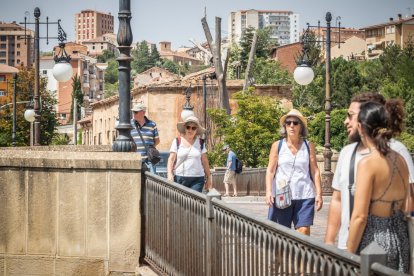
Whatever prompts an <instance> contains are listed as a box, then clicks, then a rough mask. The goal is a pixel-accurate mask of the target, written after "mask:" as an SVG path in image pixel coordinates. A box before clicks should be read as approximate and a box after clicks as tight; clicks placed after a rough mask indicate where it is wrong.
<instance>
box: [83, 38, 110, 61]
mask: <svg viewBox="0 0 414 276" xmlns="http://www.w3.org/2000/svg"><path fill="white" fill-rule="evenodd" d="M82 45H85V46H86V47H88V55H89V56H92V57H96V56H99V55H102V53H103V51H105V50H107V51H110V52H112V53H115V51H116V46H115V44H113V43H112V42H110V41H108V40H105V37H104V36H99V37H97V38H93V39H89V40H85V41H83V42H82Z"/></svg>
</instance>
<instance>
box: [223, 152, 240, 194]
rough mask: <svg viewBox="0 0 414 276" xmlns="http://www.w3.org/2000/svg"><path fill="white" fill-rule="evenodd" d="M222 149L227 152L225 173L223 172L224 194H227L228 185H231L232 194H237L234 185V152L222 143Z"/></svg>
mask: <svg viewBox="0 0 414 276" xmlns="http://www.w3.org/2000/svg"><path fill="white" fill-rule="evenodd" d="M223 150H224V151H225V152H226V153H227V162H226V173H225V174H224V188H225V189H226V193H225V194H224V196H229V185H232V186H233V196H234V197H236V196H237V185H236V158H237V156H236V154H235V153H234V152H233V151H232V150H231V149H230V147H229V145H224V146H223Z"/></svg>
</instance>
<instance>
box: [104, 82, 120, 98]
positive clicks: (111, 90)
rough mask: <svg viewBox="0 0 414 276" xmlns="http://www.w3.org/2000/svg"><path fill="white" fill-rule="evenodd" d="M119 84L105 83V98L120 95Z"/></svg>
mask: <svg viewBox="0 0 414 276" xmlns="http://www.w3.org/2000/svg"><path fill="white" fill-rule="evenodd" d="M118 88H119V85H118V82H116V83H114V84H112V83H105V98H109V97H112V96H114V95H118Z"/></svg>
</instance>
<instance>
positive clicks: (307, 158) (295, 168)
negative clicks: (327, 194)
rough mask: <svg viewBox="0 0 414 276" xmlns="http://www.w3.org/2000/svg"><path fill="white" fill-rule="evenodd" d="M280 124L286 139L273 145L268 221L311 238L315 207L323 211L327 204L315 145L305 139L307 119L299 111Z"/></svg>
mask: <svg viewBox="0 0 414 276" xmlns="http://www.w3.org/2000/svg"><path fill="white" fill-rule="evenodd" d="M280 125H281V129H280V134H281V136H282V137H284V138H283V139H281V140H279V141H276V142H274V143H273V145H272V148H271V150H270V155H269V163H268V166H267V171H266V203H267V205H269V214H268V218H269V219H270V220H272V221H274V222H277V223H279V224H282V225H284V226H286V227H289V228H291V226H292V223H293V225H294V227H295V229H296V230H297V231H299V232H301V233H303V234H305V235H310V226H311V225H313V219H314V215H315V211H314V210H315V206H316V210H317V211H319V210H320V209H321V208H322V204H323V202H322V190H321V178H320V174H319V169H318V165H317V163H316V153H315V146H314V145H313V144H312V143H309V142H308V141H306V140H305V138H306V136H307V134H308V130H307V120H306V118H305V117H303V115H302V114H301V113H300V112H299V111H298V110H296V109H292V110H291V111H289V112H288V113H287V114H286V115H284V116H282V118H281V119H280ZM280 190H284V191H288V192H287V193H285V194H279V193H278V192H279V191H280ZM283 203H284V204H283Z"/></svg>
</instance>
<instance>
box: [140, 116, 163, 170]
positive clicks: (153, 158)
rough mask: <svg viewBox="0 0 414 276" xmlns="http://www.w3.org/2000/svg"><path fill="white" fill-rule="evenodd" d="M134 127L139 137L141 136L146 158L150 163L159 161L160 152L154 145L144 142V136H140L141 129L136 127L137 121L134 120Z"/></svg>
mask: <svg viewBox="0 0 414 276" xmlns="http://www.w3.org/2000/svg"><path fill="white" fill-rule="evenodd" d="M135 128H136V129H137V131H138V134H139V137H141V141H142V143H143V144H144V147H145V151H146V152H147V158H148V160H149V161H150V162H151V164H153V165H156V164H157V163H158V162H160V161H161V156H160V152H159V151H158V150H157V149H156V148H155V146H154V145H147V144H146V143H145V140H144V138H143V137H142V134H141V131H140V129H139V127H138V123H137V122H136V121H135Z"/></svg>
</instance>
